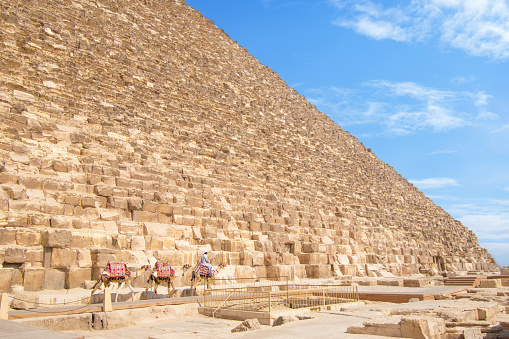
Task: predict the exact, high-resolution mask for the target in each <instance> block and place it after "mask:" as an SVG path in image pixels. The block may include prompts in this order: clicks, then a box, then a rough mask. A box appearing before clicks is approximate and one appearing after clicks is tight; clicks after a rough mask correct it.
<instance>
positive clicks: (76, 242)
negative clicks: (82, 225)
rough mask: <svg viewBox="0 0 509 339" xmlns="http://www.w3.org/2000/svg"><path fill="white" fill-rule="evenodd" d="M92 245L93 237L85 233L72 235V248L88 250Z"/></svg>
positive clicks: (73, 233)
mask: <svg viewBox="0 0 509 339" xmlns="http://www.w3.org/2000/svg"><path fill="white" fill-rule="evenodd" d="M91 245H92V235H91V234H90V233H84V232H72V233H71V244H70V245H69V247H71V248H86V247H89V246H91Z"/></svg>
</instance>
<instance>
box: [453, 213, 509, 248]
mask: <svg viewBox="0 0 509 339" xmlns="http://www.w3.org/2000/svg"><path fill="white" fill-rule="evenodd" d="M459 220H460V221H461V223H462V224H463V225H465V226H467V227H468V228H469V229H471V230H472V231H474V233H475V234H476V235H477V237H478V238H479V239H485V240H487V239H494V240H497V239H498V240H502V239H505V240H507V241H508V242H509V215H508V214H466V215H463V216H462V217H460V218H459ZM508 247H509V246H508Z"/></svg>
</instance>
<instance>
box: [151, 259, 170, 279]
mask: <svg viewBox="0 0 509 339" xmlns="http://www.w3.org/2000/svg"><path fill="white" fill-rule="evenodd" d="M154 269H155V271H156V272H157V277H158V278H169V277H174V276H175V270H174V269H173V268H171V266H170V265H168V264H161V263H160V262H156V264H155V266H154Z"/></svg>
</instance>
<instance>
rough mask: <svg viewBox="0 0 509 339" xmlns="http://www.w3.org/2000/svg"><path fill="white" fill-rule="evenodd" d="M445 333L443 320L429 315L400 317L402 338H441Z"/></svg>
mask: <svg viewBox="0 0 509 339" xmlns="http://www.w3.org/2000/svg"><path fill="white" fill-rule="evenodd" d="M444 334H445V320H444V319H441V318H431V317H405V318H402V319H401V336H402V337H403V338H417V339H441V338H443V335H444Z"/></svg>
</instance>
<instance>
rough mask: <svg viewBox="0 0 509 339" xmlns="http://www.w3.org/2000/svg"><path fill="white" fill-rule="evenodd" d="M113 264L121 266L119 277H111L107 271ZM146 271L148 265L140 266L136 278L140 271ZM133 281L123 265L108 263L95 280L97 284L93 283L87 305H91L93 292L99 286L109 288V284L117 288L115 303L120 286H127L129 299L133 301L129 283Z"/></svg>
mask: <svg viewBox="0 0 509 339" xmlns="http://www.w3.org/2000/svg"><path fill="white" fill-rule="evenodd" d="M115 264H120V265H123V268H122V270H123V273H124V274H123V275H120V276H111V275H110V273H109V270H110V267H111V266H112V265H115ZM147 269H148V265H144V266H142V267H141V268H139V269H138V270H137V271H136V277H137V276H138V273H139V272H140V271H143V270H145V271H146V270H147ZM132 280H134V278H132V275H131V272H130V271H129V270H128V269H127V265H126V264H124V263H109V262H108V264H107V265H106V268H105V270H104V271H103V273H102V274H101V276H100V277H99V279H97V282H96V283H95V285H94V287H93V288H92V292H91V293H90V299H89V300H88V304H89V305H90V304H91V303H92V296H93V295H94V293H95V291H97V290H98V289H99V287H101V285H103V286H104V288H107V287H109V286H110V284H112V283H113V284H118V287H117V293H116V295H115V302H117V299H118V292H119V291H120V289H121V288H122V286H124V284H125V285H127V287H129V289H130V290H131V297H132V299H133V301H134V290H133V288H132V286H131V281H132Z"/></svg>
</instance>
